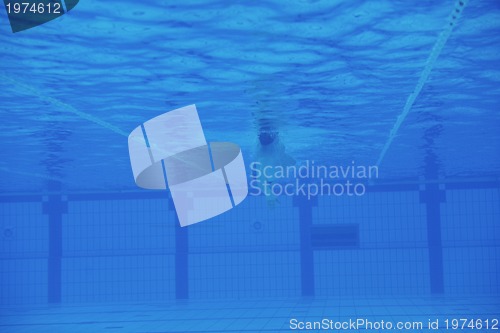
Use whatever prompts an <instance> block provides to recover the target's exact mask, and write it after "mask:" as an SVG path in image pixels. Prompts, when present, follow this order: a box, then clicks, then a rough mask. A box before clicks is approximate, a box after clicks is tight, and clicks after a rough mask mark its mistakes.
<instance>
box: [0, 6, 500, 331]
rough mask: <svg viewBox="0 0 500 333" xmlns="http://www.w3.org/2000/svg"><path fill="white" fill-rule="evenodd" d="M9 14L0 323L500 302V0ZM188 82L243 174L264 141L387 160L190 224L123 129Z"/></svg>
mask: <svg viewBox="0 0 500 333" xmlns="http://www.w3.org/2000/svg"><path fill="white" fill-rule="evenodd" d="M456 9H458V11H456ZM454 16H455V18H454ZM8 22H9V21H8V18H7V14H6V11H5V10H4V8H1V10H0V50H1V52H0V60H1V61H0V120H1V122H0V140H1V141H0V142H1V157H2V158H1V159H0V174H1V182H0V332H6V333H14V332H43V331H44V330H46V331H47V332H107V331H110V330H112V331H120V332H184V331H194V332H222V331H229V332H240V331H249V332H250V331H256V332H258V331H265V332H275V331H288V330H289V329H290V327H289V325H288V323H289V320H290V319H291V318H299V319H301V320H321V319H322V318H325V317H328V318H330V317H334V318H336V319H345V320H348V319H350V318H352V319H355V318H358V317H359V316H368V317H369V318H370V319H373V320H382V319H384V320H394V321H397V318H403V319H404V320H422V321H425V322H427V320H428V319H432V320H435V319H439V320H440V325H441V326H440V327H439V329H441V330H443V331H446V330H445V329H444V328H443V326H442V325H444V324H443V323H444V321H443V320H445V319H446V318H450V319H451V318H460V316H462V317H467V318H472V319H478V318H479V319H482V320H485V319H488V318H489V319H490V320H491V319H494V318H499V317H500V303H499V302H498V299H499V298H498V295H499V293H500V271H499V267H500V246H499V244H500V242H499V241H500V224H499V223H500V218H499V217H500V190H499V188H500V187H499V186H500V182H499V179H500V154H499V152H500V131H499V130H498V129H499V127H500V113H499V110H500V108H499V102H500V99H499V96H500V3H499V2H498V1H494V0H483V1H479V0H470V1H460V0H458V1H442V2H440V1H427V0H425V1H389V0H385V1H327V0H307V1H306V0H297V1H290V2H285V1H278V0H274V1H272V0H265V1H253V2H244V1H232V2H225V1H184V2H179V3H178V2H174V1H154V0H151V1H143V2H131V1H104V2H103V1H95V0H86V1H82V2H80V3H79V4H78V5H77V6H76V7H75V8H74V9H73V10H72V11H71V12H69V13H68V14H65V15H63V16H62V17H60V18H58V19H55V20H53V21H51V22H48V23H46V24H43V25H41V26H38V27H35V28H32V29H29V30H26V31H22V32H19V33H15V34H14V33H12V32H11V30H10V26H9V23H8ZM191 104H196V106H197V109H198V113H199V117H200V120H201V123H202V125H203V129H204V131H205V136H206V139H207V141H228V142H233V143H236V144H238V145H239V146H240V147H241V151H242V154H243V158H244V161H245V165H246V168H247V169H246V171H247V175H248V178H249V181H250V180H251V179H252V172H251V170H252V168H251V165H252V163H253V162H262V163H265V162H268V163H269V161H271V162H272V163H274V165H280V164H282V165H288V166H291V165H294V166H295V167H297V168H298V167H300V166H306V165H311V163H314V164H315V165H317V166H326V167H332V166H336V167H347V166H366V167H370V166H374V167H377V170H378V173H377V177H373V178H370V179H366V178H364V179H362V180H360V183H362V184H363V186H364V187H363V188H364V189H365V190H366V193H365V192H364V193H363V195H360V196H357V195H355V196H352V197H351V196H347V195H338V196H337V195H313V196H312V197H305V196H304V195H300V193H295V195H292V196H288V195H285V194H272V195H270V196H269V195H259V196H256V195H249V196H248V197H247V198H246V199H245V201H244V202H243V203H242V204H241V205H239V206H237V207H235V208H233V209H232V210H230V211H228V212H227V213H225V214H222V215H219V216H217V217H215V218H213V219H210V220H208V221H204V222H202V223H199V224H196V225H193V226H189V227H186V228H180V227H179V226H178V220H177V217H176V213H175V210H174V209H173V205H172V201H171V200H170V198H169V194H168V192H166V191H149V190H143V189H139V188H138V187H137V186H136V184H135V183H134V177H133V174H132V170H131V165H130V158H129V150H128V141H127V137H128V135H129V133H130V132H131V131H132V130H133V129H134V128H136V127H137V126H139V125H140V124H142V123H144V122H146V121H147V120H149V119H152V118H154V117H156V116H158V115H160V114H163V113H165V112H167V111H170V110H173V109H177V108H180V107H183V106H186V105H191ZM262 133H264V134H266V135H268V137H266V138H267V139H268V140H274V136H273V135H275V136H276V138H278V139H276V141H274V142H273V144H274V143H276V142H278V140H279V146H278V144H276V145H277V147H278V148H276V151H273V152H272V154H268V155H266V154H265V153H264V146H265V145H264V144H263V143H262V142H263V139H262ZM269 133H271V134H269ZM269 137H272V138H273V139H269ZM292 161H293V162H292ZM274 178H279V177H274ZM294 178H296V177H292V176H288V177H284V178H282V179H273V182H274V183H276V184H279V183H281V184H287V183H290V182H293V181H294ZM304 178H308V179H304ZM312 178H314V177H312ZM300 182H301V184H305V185H307V184H318V182H319V180H318V179H309V177H303V178H302V179H300ZM296 194H298V195H296ZM482 329H483V330H485V328H482ZM476 330H477V328H476ZM434 331H436V330H434ZM462 331H464V330H462Z"/></svg>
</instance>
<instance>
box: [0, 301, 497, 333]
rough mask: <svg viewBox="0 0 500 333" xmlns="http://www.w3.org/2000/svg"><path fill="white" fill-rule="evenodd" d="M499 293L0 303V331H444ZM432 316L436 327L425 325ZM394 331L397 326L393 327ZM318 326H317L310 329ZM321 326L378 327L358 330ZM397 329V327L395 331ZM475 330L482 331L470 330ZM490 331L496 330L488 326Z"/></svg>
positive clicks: (492, 312) (489, 312) (485, 313)
mask: <svg viewBox="0 0 500 333" xmlns="http://www.w3.org/2000/svg"><path fill="white" fill-rule="evenodd" d="M499 314H500V300H499V299H498V298H497V297H473V298H470V297H443V296H435V297H431V296H429V297H418V298H416V297H406V298H402V297H401V298H337V299H335V298H328V299H319V298H310V299H308V298H299V299H262V300H231V301H228V300H223V301H216V300H206V301H199V300H198V301H194V300H188V301H176V302H171V303H154V304H134V303H131V304H87V305H69V304H68V305H47V306H34V307H29V308H27V307H9V308H0V332H2V333H3V332H5V333H25V332H30V333H31V332H33V333H35V332H36V333H44V332H47V333H49V332H50V333H59V332H72V333H78V332H92V333H95V332H137V333H146V332H151V333H153V332H156V333H160V332H284V331H292V330H291V326H290V320H291V319H297V321H321V320H322V319H324V318H327V319H331V320H334V321H340V322H341V321H349V319H351V320H356V319H365V320H367V321H370V322H372V324H374V322H380V321H381V320H384V321H385V322H388V321H390V322H392V323H393V324H395V323H397V322H422V323H423V325H424V329H423V330H422V329H421V330H408V332H410V331H413V332H416V331H419V332H425V331H432V332H452V331H456V332H460V331H462V332H466V331H471V330H470V329H465V330H460V329H459V330H451V329H449V330H446V329H445V324H444V320H445V319H446V318H448V319H450V320H451V319H453V318H457V319H459V318H474V319H478V318H481V319H483V320H485V319H488V318H489V319H490V320H491V319H493V318H497V319H498V318H499ZM429 319H431V320H432V321H435V320H436V319H438V320H439V328H438V329H434V330H428V329H427V328H426V327H425V326H427V325H428V321H429ZM394 330H395V329H394ZM311 331H318V330H314V329H313V330H308V332H311ZM324 331H331V332H333V331H339V332H340V331H342V332H348V331H363V332H370V331H374V332H375V331H379V330H375V329H370V328H369V327H368V328H367V327H366V326H365V327H363V328H361V329H358V330H349V329H347V330H334V329H333V330H324ZM398 331H399V330H398ZM474 331H486V330H485V329H484V328H483V329H482V330H478V329H474ZM490 331H492V332H494V330H490Z"/></svg>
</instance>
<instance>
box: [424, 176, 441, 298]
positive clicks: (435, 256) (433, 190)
mask: <svg viewBox="0 0 500 333" xmlns="http://www.w3.org/2000/svg"><path fill="white" fill-rule="evenodd" d="M445 199H446V193H445V191H444V190H441V189H440V188H439V185H438V184H427V185H426V186H425V189H424V190H423V191H421V192H420V202H421V203H424V204H425V206H426V211H427V243H428V248H429V274H430V285H431V293H432V294H442V293H444V274H443V245H442V238H441V203H442V202H444V201H445Z"/></svg>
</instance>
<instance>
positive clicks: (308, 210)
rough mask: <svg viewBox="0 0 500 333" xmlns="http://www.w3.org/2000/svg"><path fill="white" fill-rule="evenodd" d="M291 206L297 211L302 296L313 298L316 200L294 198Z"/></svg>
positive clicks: (304, 197)
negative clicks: (312, 242) (312, 243)
mask: <svg viewBox="0 0 500 333" xmlns="http://www.w3.org/2000/svg"><path fill="white" fill-rule="evenodd" d="M293 205H294V206H295V207H298V209H299V232H300V278H301V288H302V296H314V290H315V287H314V252H313V248H312V245H311V226H312V224H313V223H312V208H313V207H314V206H316V205H317V198H316V197H311V198H310V199H308V198H307V197H306V196H296V197H294V198H293Z"/></svg>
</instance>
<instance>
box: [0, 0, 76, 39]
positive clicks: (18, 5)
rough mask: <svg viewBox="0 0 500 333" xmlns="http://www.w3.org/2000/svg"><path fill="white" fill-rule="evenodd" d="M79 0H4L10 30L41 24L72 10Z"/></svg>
mask: <svg viewBox="0 0 500 333" xmlns="http://www.w3.org/2000/svg"><path fill="white" fill-rule="evenodd" d="M78 2H79V0H4V4H5V8H6V10H7V16H8V17H9V22H10V27H11V28H12V32H14V33H16V32H20V31H23V30H27V29H31V28H34V27H36V26H39V25H42V24H44V23H47V22H49V21H52V20H53V19H56V18H58V17H60V16H62V15H64V14H66V13H67V12H69V11H70V10H72V9H73V8H74V7H75V6H76V5H77V4H78Z"/></svg>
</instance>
